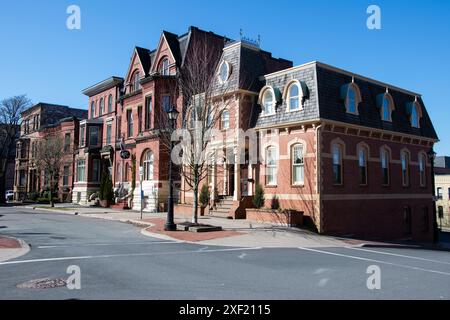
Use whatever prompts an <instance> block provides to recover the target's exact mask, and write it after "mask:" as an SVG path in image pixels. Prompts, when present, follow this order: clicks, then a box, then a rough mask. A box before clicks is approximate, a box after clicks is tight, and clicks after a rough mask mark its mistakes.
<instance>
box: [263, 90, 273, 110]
mask: <svg viewBox="0 0 450 320" xmlns="http://www.w3.org/2000/svg"><path fill="white" fill-rule="evenodd" d="M274 113H275V97H274V95H273V93H272V90H270V89H267V90H266V91H265V92H264V96H263V114H264V115H270V114H274Z"/></svg>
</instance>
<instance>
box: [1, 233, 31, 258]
mask: <svg viewBox="0 0 450 320" xmlns="http://www.w3.org/2000/svg"><path fill="white" fill-rule="evenodd" d="M28 251H30V247H29V246H28V244H26V243H25V242H24V241H22V240H20V239H15V238H11V237H5V236H1V235H0V262H3V261H7V260H11V259H15V258H18V257H20V256H23V255H24V254H26V253H28Z"/></svg>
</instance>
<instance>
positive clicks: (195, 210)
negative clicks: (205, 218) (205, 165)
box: [192, 165, 199, 224]
mask: <svg viewBox="0 0 450 320" xmlns="http://www.w3.org/2000/svg"><path fill="white" fill-rule="evenodd" d="M198 175H199V174H198V165H194V187H193V189H194V190H193V191H194V203H193V209H192V210H193V215H192V223H195V224H198V184H199V177H198Z"/></svg>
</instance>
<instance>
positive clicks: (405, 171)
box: [401, 151, 409, 187]
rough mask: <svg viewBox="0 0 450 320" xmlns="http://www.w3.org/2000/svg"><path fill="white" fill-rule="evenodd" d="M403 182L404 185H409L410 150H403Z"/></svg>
mask: <svg viewBox="0 0 450 320" xmlns="http://www.w3.org/2000/svg"><path fill="white" fill-rule="evenodd" d="M401 162H402V184H403V186H404V187H407V186H409V153H408V151H402V153H401Z"/></svg>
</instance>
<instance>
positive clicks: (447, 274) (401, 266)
mask: <svg viewBox="0 0 450 320" xmlns="http://www.w3.org/2000/svg"><path fill="white" fill-rule="evenodd" d="M298 248H299V249H300V250H305V251H311V252H316V253H322V254H328V255H331V256H337V257H343V258H349V259H355V260H361V261H369V262H375V263H381V264H386V265H390V266H394V267H399V268H405V269H410V270H416V271H424V272H430V273H437V274H442V275H445V276H450V273H448V272H443V271H437V270H431V269H425V268H419V267H414V266H409V265H403V264H399V263H393V262H388V261H384V260H376V259H369V258H362V257H358V256H351V255H347V254H341V253H334V252H329V251H323V250H317V249H311V248H303V247H298Z"/></svg>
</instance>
